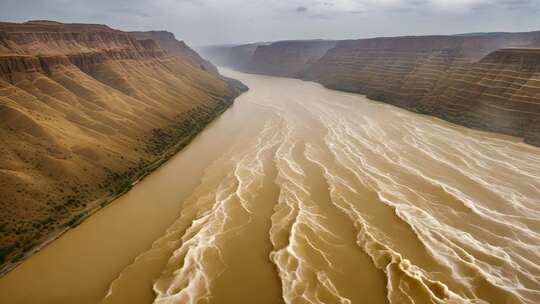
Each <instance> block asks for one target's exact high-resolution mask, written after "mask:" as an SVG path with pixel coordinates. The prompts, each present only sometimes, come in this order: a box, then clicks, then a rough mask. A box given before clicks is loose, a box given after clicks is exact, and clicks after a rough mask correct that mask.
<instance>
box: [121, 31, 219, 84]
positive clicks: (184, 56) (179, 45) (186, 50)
mask: <svg viewBox="0 0 540 304" xmlns="http://www.w3.org/2000/svg"><path fill="white" fill-rule="evenodd" d="M130 34H132V35H134V36H135V37H136V38H137V39H139V40H145V39H152V40H155V41H156V42H157V43H159V45H160V47H161V48H162V49H163V50H165V51H166V52H167V54H169V55H172V56H175V57H177V58H178V59H180V60H185V61H186V62H188V63H190V64H191V65H192V66H193V67H195V68H200V69H203V70H205V71H207V72H208V73H210V74H213V75H216V76H219V73H218V70H217V68H216V66H215V65H213V64H212V63H210V62H209V61H207V60H206V59H204V58H202V57H201V56H200V55H199V54H198V53H197V52H195V51H194V50H193V49H191V48H190V47H189V46H187V44H186V43H185V42H184V41H178V40H176V38H175V37H174V34H173V33H171V32H167V31H148V32H130Z"/></svg>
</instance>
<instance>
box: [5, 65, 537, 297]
mask: <svg viewBox="0 0 540 304" xmlns="http://www.w3.org/2000/svg"><path fill="white" fill-rule="evenodd" d="M223 73H224V74H226V75H227V76H230V77H234V78H237V79H239V80H241V81H243V82H244V83H245V84H247V85H248V86H249V87H250V91H249V92H248V93H246V94H244V95H242V96H241V97H240V98H238V99H237V101H236V103H235V105H234V106H233V107H231V108H230V109H229V110H228V111H227V112H226V113H224V114H223V115H222V116H221V117H220V118H218V119H217V120H216V121H215V122H214V123H213V124H211V125H210V126H209V127H208V128H207V129H206V130H205V131H203V132H202V133H201V134H200V135H199V136H198V137H197V138H196V139H195V140H194V141H193V142H192V143H191V144H190V145H189V146H188V147H187V148H186V149H184V150H183V151H182V152H180V153H179V154H178V155H177V156H175V157H174V158H173V159H171V160H170V161H169V162H168V163H167V164H165V165H164V166H163V167H162V168H160V169H159V170H157V171H156V172H154V173H153V174H152V175H150V176H149V177H148V178H146V179H145V180H144V181H142V182H141V183H139V184H138V185H137V186H135V187H134V188H133V189H132V190H131V191H130V192H129V193H128V194H127V195H125V196H123V197H122V198H120V199H118V200H117V201H115V202H114V203H112V204H111V205H109V206H108V207H106V208H104V209H103V210H101V211H100V212H98V213H96V214H95V215H94V216H92V217H91V218H90V219H88V220H87V221H85V222H84V223H83V224H81V225H80V226H78V227H77V228H75V229H73V230H71V231H69V232H68V233H66V234H65V235H64V236H62V237H61V238H60V239H59V240H57V241H55V242H53V243H52V244H51V245H49V246H47V247H46V248H45V249H44V250H42V251H41V252H39V253H37V254H36V255H34V256H33V257H32V258H30V259H29V260H27V261H26V262H24V263H23V264H22V265H20V266H19V267H18V268H16V269H15V270H14V271H12V272H10V273H9V274H7V275H6V276H5V277H3V278H0V303H55V304H61V303H83V304H84V303H160V304H161V303H226V304H227V303H313V304H315V303H329V304H334V303H336V304H348V303H411V304H412V303H501V304H503V303H505V304H506V303H528V304H537V303H540V149H538V148H534V147H531V146H528V145H525V144H522V143H520V142H519V141H517V140H516V139H514V138H511V137H506V136H501V135H495V134H491V133H487V132H481V131H475V130H470V129H467V128H464V127H460V126H455V125H452V124H449V123H447V122H444V121H442V120H439V119H435V118H430V117H427V116H422V115H418V114H414V113H410V112H407V111H404V110H401V109H398V108H395V107H392V106H389V105H385V104H382V103H378V102H373V101H370V100H368V99H367V98H365V97H364V96H362V95H354V94H348V93H342V92H336V91H332V90H328V89H325V88H323V87H321V86H320V85H318V84H315V83H310V82H303V81H300V80H294V79H285V78H274V77H266V76H258V75H248V74H242V73H239V72H233V71H229V70H224V71H223Z"/></svg>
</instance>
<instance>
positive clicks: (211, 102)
mask: <svg viewBox="0 0 540 304" xmlns="http://www.w3.org/2000/svg"><path fill="white" fill-rule="evenodd" d="M245 89H246V88H245V87H243V86H242V85H241V84H240V83H238V82H235V81H230V80H228V79H225V78H224V77H222V76H220V75H219V74H218V72H217V69H216V68H215V66H213V65H212V64H211V63H209V62H207V61H205V60H204V59H202V58H201V57H200V56H199V55H198V54H197V53H196V52H195V51H193V50H191V49H190V48H189V47H188V46H187V45H185V43H183V42H180V41H176V39H175V38H174V36H173V35H172V34H171V33H167V32H147V33H128V32H123V31H120V30H115V29H112V28H110V27H108V26H106V25H94V24H63V23H59V22H53V21H30V22H26V23H20V24H18V23H0V140H1V145H0V153H1V154H2V158H1V159H0V187H1V189H2V191H1V192H0V232H1V234H0V235H1V237H0V269H1V272H5V271H7V270H9V269H11V268H13V266H14V265H16V264H18V263H20V261H21V260H22V259H24V258H25V256H27V255H30V254H31V253H32V252H33V251H35V250H37V249H39V248H40V247H41V246H42V245H43V244H45V243H47V242H48V241H50V240H52V239H54V238H56V237H57V236H58V235H60V234H62V233H63V232H65V231H66V230H67V229H69V228H70V227H72V226H75V225H77V224H78V223H79V222H80V221H81V220H82V219H84V218H86V217H87V216H88V215H90V214H92V213H93V212H94V211H96V210H97V209H99V208H101V207H103V206H105V205H106V204H108V203H109V202H110V201H111V200H112V199H113V198H115V197H117V196H119V195H121V194H122V193H125V192H126V191H127V190H129V189H130V188H131V186H132V185H133V184H134V183H136V182H137V181H138V180H140V179H141V178H143V177H144V176H145V175H147V174H148V173H149V172H151V171H152V170H154V169H155V168H156V167H157V166H159V165H160V164H161V163H163V162H164V161H165V160H167V159H168V158H170V157H171V156H172V155H174V154H175V153H176V152H177V151H178V150H179V149H181V148H182V147H184V146H185V145H186V144H187V143H188V142H189V141H190V140H191V138H193V137H194V136H195V135H196V134H197V133H198V132H199V131H200V130H202V129H203V128H204V126H205V125H207V124H208V123H209V122H210V121H212V120H213V119H214V118H215V117H216V116H218V115H219V114H220V113H222V112H223V111H224V110H225V109H226V108H227V107H228V106H230V105H231V104H232V102H233V100H234V98H235V97H236V96H238V95H239V93H240V92H241V91H244V90H245Z"/></svg>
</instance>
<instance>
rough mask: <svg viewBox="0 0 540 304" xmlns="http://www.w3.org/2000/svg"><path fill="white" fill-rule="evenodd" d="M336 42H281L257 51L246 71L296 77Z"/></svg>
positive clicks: (258, 48)
mask: <svg viewBox="0 0 540 304" xmlns="http://www.w3.org/2000/svg"><path fill="white" fill-rule="evenodd" d="M335 44H336V42H335V41H326V40H306V41H280V42H275V43H272V44H269V45H261V46H258V47H257V48H256V49H255V52H254V54H253V56H252V57H251V60H250V61H249V62H248V64H247V65H246V66H245V67H244V70H245V71H248V72H251V73H257V74H266V75H273V76H282V77H296V76H299V74H300V73H302V72H303V71H304V70H306V69H307V68H309V67H310V66H311V64H313V63H315V62H316V61H317V60H319V59H320V58H321V57H322V56H323V55H324V54H325V53H326V51H328V50H329V49H331V48H333V47H334V46H335Z"/></svg>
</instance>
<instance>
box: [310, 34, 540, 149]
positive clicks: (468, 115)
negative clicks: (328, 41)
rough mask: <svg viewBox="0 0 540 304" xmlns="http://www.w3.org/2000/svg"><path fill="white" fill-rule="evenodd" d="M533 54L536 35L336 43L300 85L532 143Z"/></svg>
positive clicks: (535, 121)
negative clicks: (350, 94)
mask: <svg viewBox="0 0 540 304" xmlns="http://www.w3.org/2000/svg"><path fill="white" fill-rule="evenodd" d="M535 47H540V32H529V33H514V34H510V33H501V34H494V35H479V36H475V35H467V36H421V37H394V38H374V39H361V40H354V41H342V42H339V43H338V44H337V45H336V47H335V48H333V49H331V50H330V51H328V52H327V53H326V54H325V56H323V57H322V58H321V59H320V60H319V61H318V62H316V63H315V64H313V65H312V66H311V68H309V69H308V70H307V71H305V72H304V73H303V75H301V78H303V79H306V80H313V81H317V82H320V83H321V84H323V85H325V86H327V87H329V88H333V89H337V90H344V91H350V92H355V93H361V94H366V95H367V96H368V97H370V98H371V99H374V100H378V101H383V102H387V103H390V104H393V105H396V106H400V107H403V108H406V109H409V110H414V111H418V112H421V113H425V114H431V115H435V116H437V117H440V118H443V119H446V120H449V121H452V122H456V123H459V124H462V125H466V126H469V127H474V128H479V129H483V130H489V131H495V132H501V133H505V134H510V135H514V136H519V137H524V138H525V140H526V141H527V142H529V143H537V138H538V132H537V131H534V130H537V125H538V115H539V114H540V111H539V109H538V108H537V106H538V98H537V94H538V93H539V89H540V84H539V83H538V82H536V80H535V79H537V78H538V73H537V69H538V64H537V63H536V59H535V58H540V56H539V53H538V51H537V50H535V49H534V48H535ZM503 48H510V49H506V50H501V49H503ZM523 48H530V49H531V50H530V51H526V50H524V49H523ZM521 85H524V87H520V86H521Z"/></svg>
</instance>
